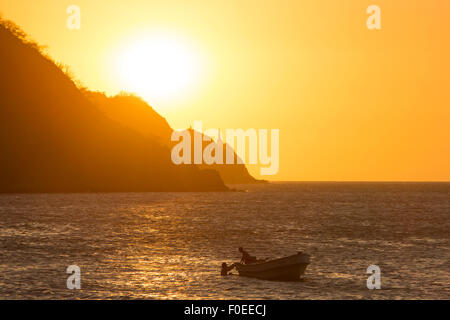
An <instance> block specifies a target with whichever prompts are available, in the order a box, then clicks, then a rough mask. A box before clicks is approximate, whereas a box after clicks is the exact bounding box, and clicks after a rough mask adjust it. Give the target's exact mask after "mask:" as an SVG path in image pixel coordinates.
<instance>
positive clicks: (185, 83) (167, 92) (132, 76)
mask: <svg viewBox="0 0 450 320" xmlns="http://www.w3.org/2000/svg"><path fill="white" fill-rule="evenodd" d="M116 65H117V66H118V73H119V78H120V82H121V85H122V88H123V89H124V90H125V91H129V92H134V93H136V94H138V95H140V96H141V97H143V98H144V99H146V100H148V101H151V102H158V103H161V102H163V101H167V100H177V99H182V98H183V96H186V95H187V94H188V93H189V91H190V90H192V89H193V87H194V86H195V85H196V84H197V83H198V82H199V80H200V74H201V73H202V64H201V59H200V57H199V54H198V53H197V52H196V51H195V50H194V49H193V47H192V46H190V45H188V44H187V43H186V41H183V40H181V39H179V38H176V37H174V36H171V35H166V34H150V35H146V36H142V37H140V38H139V39H137V40H133V41H132V43H129V44H127V45H126V46H125V48H124V49H123V50H122V51H121V52H120V54H119V56H118V61H117V63H116Z"/></svg>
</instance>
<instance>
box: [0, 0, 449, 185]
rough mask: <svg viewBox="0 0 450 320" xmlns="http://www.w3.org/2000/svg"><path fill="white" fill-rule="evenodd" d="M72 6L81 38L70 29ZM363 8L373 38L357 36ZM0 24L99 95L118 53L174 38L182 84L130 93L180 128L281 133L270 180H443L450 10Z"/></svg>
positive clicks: (166, 8)
mask: <svg viewBox="0 0 450 320" xmlns="http://www.w3.org/2000/svg"><path fill="white" fill-rule="evenodd" d="M72 4H75V5H78V6H79V7H80V8H81V29H80V30H69V29H68V28H67V27H66V20H67V18H68V16H69V15H68V14H67V13H66V9H67V7H68V6H69V5H72ZM372 4H376V5H378V6H379V7H380V8H381V21H382V26H381V27H382V29H381V30H369V29H368V28H367V27H366V19H367V17H368V15H367V14H366V8H367V7H368V6H369V5H372ZM0 12H2V13H3V16H4V17H5V18H8V19H11V20H13V21H15V22H16V23H17V24H19V25H20V26H21V27H22V28H23V29H24V30H25V31H26V32H27V33H28V34H30V35H31V37H32V38H33V39H35V40H36V41H38V42H39V43H40V44H44V45H48V46H49V49H48V52H49V54H50V55H51V56H52V57H53V58H54V59H55V60H57V61H60V62H63V63H65V64H67V65H69V66H70V67H71V69H72V71H73V73H74V74H75V76H76V77H77V78H78V79H80V80H81V81H82V82H83V83H84V84H85V85H86V86H88V87H89V88H90V89H93V90H99V91H106V92H107V93H108V94H114V93H117V92H119V91H120V90H122V89H125V88H126V87H127V85H130V83H127V82H126V81H125V80H124V77H122V76H121V73H120V71H119V69H120V67H123V66H124V62H123V61H120V59H123V56H124V54H123V52H127V50H128V49H129V48H131V47H133V46H134V47H136V43H137V44H139V43H142V42H145V39H147V37H151V35H157V36H158V37H160V38H161V37H163V38H164V37H167V38H170V39H171V40H170V41H172V43H175V44H176V46H179V47H180V48H181V49H180V52H181V54H182V57H184V58H186V57H187V58H186V59H188V60H189V59H190V58H192V59H193V61H194V62H192V61H191V62H192V63H191V62H190V63H191V64H190V68H191V69H192V68H193V69H194V70H189V72H190V73H189V74H188V75H190V76H191V78H192V79H191V80H190V81H189V85H188V86H185V88H184V89H183V90H182V89H179V90H178V91H177V90H174V91H173V92H172V93H171V94H170V95H168V94H166V95H164V94H158V92H156V91H151V89H149V90H148V91H145V86H143V88H140V90H141V92H138V93H139V94H141V95H142V96H143V97H144V98H145V99H146V100H147V101H148V102H149V103H150V104H151V105H152V106H153V107H154V108H155V110H157V111H158V112H159V113H160V114H162V115H163V116H165V117H166V118H167V120H168V121H169V123H170V124H171V126H172V127H173V128H175V129H177V128H184V127H187V126H189V125H190V124H191V123H192V122H193V121H194V120H202V121H203V125H204V127H205V128H222V129H226V128H243V129H247V128H256V129H259V128H267V129H271V128H277V129H280V171H279V174H278V175H276V176H274V177H271V179H274V180H450V82H449V79H448V77H449V75H450V62H449V57H450V1H448V0H442V1H438V0H427V1H425V0H421V1H418V0H396V1H392V0H371V1H365V0H360V1H355V0H315V1H299V0H293V1H270V2H269V1H260V0H259V1H245V0H243V1H242V0H241V1H231V0H227V1H211V0H209V1H195V0H192V1H185V0H183V1H171V0H164V1H152V0H126V1H125V0H115V1H110V0H70V1H66V0H40V1H29V0H0ZM137 48H139V45H138V46H137ZM184 51H185V52H184ZM183 52H184V55H183ZM141 59H142V57H141ZM168 61H169V62H170V59H169V60H168ZM125 65H126V64H125ZM162 68H163V69H164V68H166V69H170V66H167V65H164V64H163V65H162ZM127 70H128V69H127ZM135 72H136V71H135ZM168 74H170V73H168ZM141 76H142V75H141ZM181 76H182V75H180V77H181ZM185 76H186V74H185ZM174 77H178V76H177V74H176V71H175V74H174ZM177 79H178V78H177ZM143 80H145V79H143ZM179 80H180V81H181V80H182V78H180V79H179ZM152 81H153V82H152ZM146 83H149V84H152V83H153V85H154V86H155V87H156V88H158V87H157V85H159V83H158V82H155V78H151V79H150V78H149V79H148V82H146ZM162 84H164V82H162ZM144 91H145V92H144ZM155 92H156V93H155ZM151 93H153V95H154V97H151V96H150V95H151ZM257 172H258V171H256V170H253V169H252V173H257Z"/></svg>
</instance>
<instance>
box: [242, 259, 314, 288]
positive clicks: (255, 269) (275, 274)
mask: <svg viewBox="0 0 450 320" xmlns="http://www.w3.org/2000/svg"><path fill="white" fill-rule="evenodd" d="M309 263H310V256H309V255H308V254H306V253H302V252H299V253H297V254H294V255H292V256H289V257H284V258H280V259H275V260H269V261H265V262H260V263H252V264H242V263H236V264H235V267H236V269H237V271H238V272H239V275H240V276H244V277H251V278H258V279H264V280H282V281H296V280H300V276H301V275H303V274H304V273H305V270H306V267H307V266H308V264H309Z"/></svg>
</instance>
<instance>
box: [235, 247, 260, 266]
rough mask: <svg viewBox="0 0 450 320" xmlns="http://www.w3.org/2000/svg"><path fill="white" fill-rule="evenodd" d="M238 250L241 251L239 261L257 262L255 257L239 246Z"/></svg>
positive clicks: (244, 262)
mask: <svg viewBox="0 0 450 320" xmlns="http://www.w3.org/2000/svg"><path fill="white" fill-rule="evenodd" d="M239 252H240V253H242V258H241V263H242V264H251V263H256V262H259V260H258V259H257V258H256V257H253V256H251V255H250V254H249V253H248V252H247V251H245V250H244V248H242V247H239Z"/></svg>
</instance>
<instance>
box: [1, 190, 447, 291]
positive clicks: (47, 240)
mask: <svg viewBox="0 0 450 320" xmlns="http://www.w3.org/2000/svg"><path fill="white" fill-rule="evenodd" d="M238 188H240V189H246V190H247V192H229V193H118V194H33V195H24V194H14V195H0V299H450V276H449V272H450V250H449V249H450V183H272V184H268V185H254V186H249V185H245V186H239V187H238ZM239 246H243V247H245V248H246V249H247V250H248V251H249V252H250V253H251V254H253V255H256V256H258V257H261V258H276V257H281V256H285V255H290V254H294V253H296V252H298V251H303V252H307V253H309V254H310V255H311V264H310V265H309V267H308V268H307V270H306V273H305V275H304V277H303V279H302V280H301V281H298V282H277V281H264V280H257V279H250V278H243V277H239V276H237V275H231V276H227V277H222V276H220V264H221V263H222V262H234V261H238V260H239V259H240V256H239V253H238V251H237V248H238V247H239ZM69 265H78V266H79V267H80V269H81V290H68V289H67V287H66V280H67V278H68V276H69V275H68V274H66V268H67V267H68V266H69ZM369 265H378V266H379V267H380V269H381V286H382V288H381V289H380V290H368V289H367V286H366V280H367V277H368V276H369V275H367V274H366V269H367V267H368V266H369ZM234 273H236V271H234Z"/></svg>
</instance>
